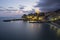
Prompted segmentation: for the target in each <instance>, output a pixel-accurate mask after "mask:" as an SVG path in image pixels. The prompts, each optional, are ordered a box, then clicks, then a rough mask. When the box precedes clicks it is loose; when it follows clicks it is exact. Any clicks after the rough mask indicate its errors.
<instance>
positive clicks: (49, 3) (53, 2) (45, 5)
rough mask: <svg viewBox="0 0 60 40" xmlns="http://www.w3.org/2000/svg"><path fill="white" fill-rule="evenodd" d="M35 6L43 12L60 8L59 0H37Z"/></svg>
mask: <svg viewBox="0 0 60 40" xmlns="http://www.w3.org/2000/svg"><path fill="white" fill-rule="evenodd" d="M36 7H39V8H40V10H41V11H43V12H47V11H54V10H57V9H60V0H39V2H38V4H37V5H36Z"/></svg>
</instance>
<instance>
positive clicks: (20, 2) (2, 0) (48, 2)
mask: <svg viewBox="0 0 60 40" xmlns="http://www.w3.org/2000/svg"><path fill="white" fill-rule="evenodd" d="M35 6H36V7H38V8H39V9H40V11H41V12H47V11H54V10H57V9H60V0H0V10H1V9H3V10H6V9H9V10H10V9H11V10H13V9H14V10H20V11H14V12H11V11H0V17H1V16H15V15H19V14H23V13H22V11H31V10H32V9H35ZM21 9H22V10H21Z"/></svg>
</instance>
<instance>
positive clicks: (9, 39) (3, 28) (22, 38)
mask: <svg viewBox="0 0 60 40" xmlns="http://www.w3.org/2000/svg"><path fill="white" fill-rule="evenodd" d="M50 26H51V25H50V24H48V23H29V22H24V21H11V22H3V21H0V40H56V34H55V32H54V31H52V30H50Z"/></svg>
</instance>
